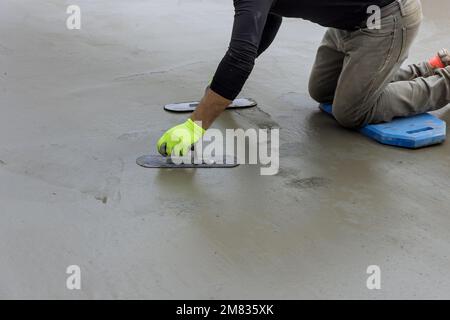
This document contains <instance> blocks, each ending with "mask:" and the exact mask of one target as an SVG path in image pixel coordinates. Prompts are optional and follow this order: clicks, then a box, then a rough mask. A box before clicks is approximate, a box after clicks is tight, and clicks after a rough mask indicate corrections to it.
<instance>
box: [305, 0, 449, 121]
mask: <svg viewBox="0 0 450 320" xmlns="http://www.w3.org/2000/svg"><path fill="white" fill-rule="evenodd" d="M421 21H422V10H421V6H420V2H418V0H398V1H396V2H394V3H393V4H392V5H389V6H388V7H385V8H383V10H382V21H381V29H379V30H370V29H367V28H366V29H359V30H356V31H351V32H350V31H345V30H338V29H329V30H328V31H327V32H326V34H325V37H324V39H323V41H322V44H321V46H320V48H319V50H318V53H317V57H316V62H315V64H314V67H313V70H312V73H311V78H310V85H309V89H310V94H311V96H312V97H313V98H314V99H315V100H317V101H319V102H332V103H333V113H334V116H335V117H336V119H337V120H338V121H339V122H340V123H341V124H342V125H343V126H346V127H360V126H363V125H365V124H367V123H378V122H385V121H390V120H392V118H394V117H399V116H410V115H414V114H418V113H423V112H426V111H430V110H435V109H439V108H442V107H444V106H445V105H447V104H448V103H449V102H450V67H447V68H445V69H439V70H437V71H433V70H432V69H431V68H430V67H429V65H428V64H427V63H421V64H418V65H411V66H409V67H407V68H405V69H400V67H401V65H402V63H403V62H404V61H405V60H406V59H407V57H408V53H409V49H410V47H411V45H412V43H413V41H414V39H415V37H416V35H417V32H418V29H419V26H420V23H421Z"/></svg>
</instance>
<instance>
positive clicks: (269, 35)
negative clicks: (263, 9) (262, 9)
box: [258, 14, 283, 57]
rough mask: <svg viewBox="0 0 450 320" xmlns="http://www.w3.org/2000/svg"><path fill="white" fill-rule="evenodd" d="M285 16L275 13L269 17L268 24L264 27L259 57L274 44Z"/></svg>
mask: <svg viewBox="0 0 450 320" xmlns="http://www.w3.org/2000/svg"><path fill="white" fill-rule="evenodd" d="M282 21H283V18H282V17H281V16H278V15H275V14H269V16H268V17H267V22H266V26H265V27H264V32H263V35H262V38H261V41H260V43H259V48H258V57H259V56H260V55H261V54H262V53H263V52H264V51H266V49H267V48H268V47H270V45H271V44H272V42H273V40H274V39H275V37H276V35H277V33H278V30H280V26H281V22H282Z"/></svg>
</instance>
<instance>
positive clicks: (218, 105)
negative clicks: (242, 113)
mask: <svg viewBox="0 0 450 320" xmlns="http://www.w3.org/2000/svg"><path fill="white" fill-rule="evenodd" d="M230 103H231V100H228V99H225V98H223V97H221V96H220V95H218V94H217V93H215V92H214V91H212V90H211V89H207V90H206V93H205V96H204V97H203V99H202V100H201V101H200V104H199V105H198V107H197V108H196V110H195V112H194V113H193V114H192V117H191V119H192V120H193V121H201V123H202V127H203V128H204V129H208V128H209V127H210V126H211V124H212V123H213V122H214V120H216V118H217V117H218V116H219V115H220V114H221V113H222V112H223V111H224V110H225V109H226V108H227V106H228V105H229V104H230Z"/></svg>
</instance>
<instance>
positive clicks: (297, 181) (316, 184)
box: [286, 177, 331, 189]
mask: <svg viewBox="0 0 450 320" xmlns="http://www.w3.org/2000/svg"><path fill="white" fill-rule="evenodd" d="M330 183H331V179H328V178H325V177H309V178H294V179H291V180H289V181H287V182H286V185H287V186H289V187H291V188H297V189H316V188H322V187H327V186H328V185H329V184H330Z"/></svg>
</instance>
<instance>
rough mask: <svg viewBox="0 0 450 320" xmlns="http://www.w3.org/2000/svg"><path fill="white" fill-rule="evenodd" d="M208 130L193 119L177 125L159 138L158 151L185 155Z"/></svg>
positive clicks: (165, 154) (164, 153) (165, 153)
mask: <svg viewBox="0 0 450 320" xmlns="http://www.w3.org/2000/svg"><path fill="white" fill-rule="evenodd" d="M205 132H206V130H205V129H203V128H202V127H200V126H199V125H198V124H196V123H195V122H194V121H192V119H188V120H187V121H186V122H185V123H182V124H180V125H177V126H175V127H173V128H171V129H169V130H167V131H166V133H164V134H163V136H162V137H161V138H160V139H159V140H158V144H157V148H158V152H159V153H160V154H162V155H163V156H165V157H167V156H171V155H175V156H185V155H186V154H187V153H188V152H189V150H190V149H191V146H192V145H193V144H194V143H196V142H197V141H198V140H200V138H201V137H202V136H203V135H204V134H205Z"/></svg>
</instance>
